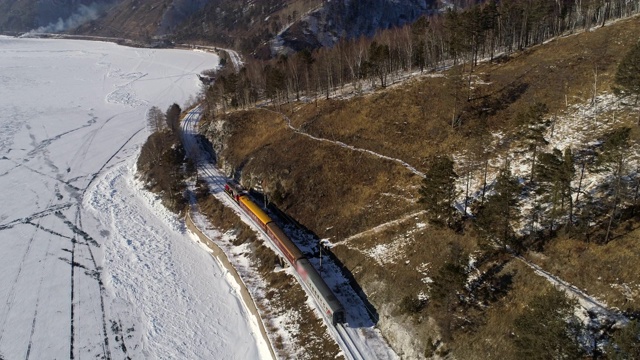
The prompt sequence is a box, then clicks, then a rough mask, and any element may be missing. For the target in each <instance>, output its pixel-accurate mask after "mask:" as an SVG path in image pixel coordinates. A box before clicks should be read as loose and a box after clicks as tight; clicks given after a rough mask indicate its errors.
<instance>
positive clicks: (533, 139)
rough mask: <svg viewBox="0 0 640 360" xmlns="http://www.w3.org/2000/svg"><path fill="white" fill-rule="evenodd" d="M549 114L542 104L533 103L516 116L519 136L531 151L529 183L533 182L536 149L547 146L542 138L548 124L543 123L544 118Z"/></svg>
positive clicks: (545, 106)
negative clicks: (519, 129)
mask: <svg viewBox="0 0 640 360" xmlns="http://www.w3.org/2000/svg"><path fill="white" fill-rule="evenodd" d="M548 112H549V108H547V105H546V104H544V103H540V102H538V103H535V104H533V105H532V106H530V107H529V108H528V109H527V110H526V111H524V112H522V113H520V114H518V116H517V119H516V120H517V122H518V123H519V125H520V127H521V131H520V133H521V135H522V137H523V138H524V142H525V144H526V145H527V146H528V147H529V150H531V152H532V155H531V176H530V179H529V181H533V177H534V174H535V166H536V157H537V156H538V148H539V147H540V146H542V145H546V144H547V140H545V138H544V133H545V130H546V129H547V126H548V123H546V122H544V116H545V115H546V114H547V113H548Z"/></svg>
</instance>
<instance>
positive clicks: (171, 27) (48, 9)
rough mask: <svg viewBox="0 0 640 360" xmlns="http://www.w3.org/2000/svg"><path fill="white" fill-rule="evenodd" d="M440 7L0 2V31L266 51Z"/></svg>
mask: <svg viewBox="0 0 640 360" xmlns="http://www.w3.org/2000/svg"><path fill="white" fill-rule="evenodd" d="M437 7H438V5H437V0H358V1H356V0H338V1H336V0H334V1H326V0H325V1H322V0H260V1H257V0H160V1H158V0H51V1H40V0H21V1H15V0H0V31H2V32H5V33H7V32H28V31H38V32H72V33H76V34H87V35H100V36H112V37H121V38H131V39H135V40H143V41H151V40H153V39H157V38H167V39H170V40H175V41H180V42H201V43H207V44H215V45H221V46H229V47H234V48H237V49H239V50H241V51H243V52H246V53H256V54H258V55H260V56H262V57H268V56H273V55H275V54H277V53H279V52H291V51H296V50H300V49H303V48H317V47H320V46H330V45H333V44H334V43H335V42H336V41H337V39H339V38H340V37H348V38H352V37H357V36H360V35H372V34H374V33H375V32H376V31H377V30H379V29H384V28H389V27H392V26H397V25H402V24H405V23H407V22H411V21H414V20H415V19H417V18H418V17H419V16H421V15H423V14H425V13H428V12H430V11H433V10H434V9H436V8H437ZM257 49H258V50H257Z"/></svg>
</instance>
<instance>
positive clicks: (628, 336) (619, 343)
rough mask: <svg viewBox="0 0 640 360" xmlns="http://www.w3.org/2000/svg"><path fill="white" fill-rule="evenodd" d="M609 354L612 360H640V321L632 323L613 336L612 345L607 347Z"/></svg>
mask: <svg viewBox="0 0 640 360" xmlns="http://www.w3.org/2000/svg"><path fill="white" fill-rule="evenodd" d="M614 344H615V345H614ZM607 354H608V355H609V358H610V359H615V360H627V359H640V321H639V320H633V321H630V322H629V324H627V326H625V327H624V328H622V329H620V330H618V331H617V332H616V333H615V334H614V335H613V337H612V344H609V346H608V347H607Z"/></svg>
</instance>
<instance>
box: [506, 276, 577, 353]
mask: <svg viewBox="0 0 640 360" xmlns="http://www.w3.org/2000/svg"><path fill="white" fill-rule="evenodd" d="M573 308H574V304H573V302H571V301H569V300H568V299H567V297H566V296H565V295H564V293H562V292H561V291H559V290H556V289H552V290H551V291H550V292H549V293H547V294H544V295H540V296H536V297H535V298H533V300H532V301H531V303H529V306H528V307H527V308H526V309H525V310H524V313H523V314H522V315H520V316H519V317H518V318H516V321H515V329H514V330H515V331H514V333H515V335H516V337H515V339H514V342H515V345H516V351H517V354H518V357H519V358H520V359H530V360H536V359H540V360H548V359H580V356H582V355H583V351H582V350H581V348H580V345H579V342H578V333H579V332H578V325H577V324H578V321H577V320H576V319H575V315H573Z"/></svg>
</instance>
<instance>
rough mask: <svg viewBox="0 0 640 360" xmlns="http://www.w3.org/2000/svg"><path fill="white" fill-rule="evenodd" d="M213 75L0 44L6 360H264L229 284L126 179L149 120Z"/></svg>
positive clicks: (154, 53) (137, 53)
mask: <svg viewBox="0 0 640 360" xmlns="http://www.w3.org/2000/svg"><path fill="white" fill-rule="evenodd" d="M217 63H218V58H217V57H216V56H214V55H211V54H207V53H203V52H189V51H180V50H152V49H135V48H126V47H121V46H117V45H115V44H111V43H101V42H86V41H73V40H44V39H14V38H7V37H0V204H2V205H1V206H0V246H1V248H0V272H1V274H2V276H0V358H4V359H21V358H26V359H29V358H31V359H65V358H76V359H80V358H85V359H86V358H102V359H110V358H114V359H123V358H127V357H129V358H132V359H140V358H145V359H148V358H163V359H167V358H173V359H195V358H206V359H213V358H217V359H259V358H269V357H270V355H269V350H268V347H267V344H266V343H264V341H263V340H262V338H261V337H260V335H259V332H258V329H257V323H256V321H257V319H255V318H253V317H252V316H251V315H250V314H249V313H248V311H247V310H246V308H245V306H244V304H243V303H242V301H241V299H240V298H239V296H238V295H237V292H236V286H237V285H236V284H235V283H233V280H232V279H231V278H230V277H229V276H228V274H227V273H226V271H225V270H224V269H223V268H221V266H220V265H219V264H218V263H217V262H216V261H215V260H214V259H213V258H212V257H211V256H210V255H209V254H208V253H207V252H206V251H204V250H203V249H202V248H201V247H199V245H197V244H196V242H194V241H193V240H192V239H191V238H190V237H189V236H188V234H186V232H185V229H184V228H183V225H182V222H181V221H179V220H178V219H176V218H175V217H174V216H173V215H172V214H169V213H167V212H166V211H164V210H163V208H162V207H161V206H159V204H158V202H157V200H156V199H155V198H154V196H153V195H151V194H149V193H146V192H144V191H141V190H140V185H139V184H138V183H137V182H136V180H135V178H134V172H135V158H136V155H137V152H138V149H139V146H140V144H141V143H142V142H143V141H144V140H145V138H146V137H147V135H148V133H147V130H146V129H145V113H146V111H147V109H148V108H149V107H151V106H154V105H155V106H158V107H160V108H161V109H163V110H164V109H166V108H167V107H168V106H169V105H170V104H171V103H173V102H177V103H178V104H179V105H181V106H182V105H183V104H184V103H185V102H187V101H188V99H189V98H190V97H191V96H194V95H196V93H197V91H198V88H199V84H198V79H197V77H196V75H195V74H197V73H199V72H200V71H202V70H204V69H210V68H213V67H215V66H216V65H217Z"/></svg>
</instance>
